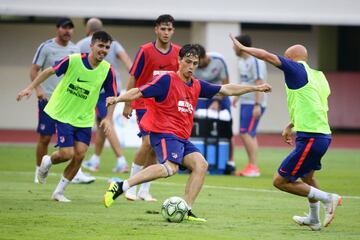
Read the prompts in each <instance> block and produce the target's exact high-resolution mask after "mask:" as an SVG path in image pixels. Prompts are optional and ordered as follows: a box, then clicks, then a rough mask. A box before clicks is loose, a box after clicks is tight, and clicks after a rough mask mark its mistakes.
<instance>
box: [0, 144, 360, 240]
mask: <svg viewBox="0 0 360 240" xmlns="http://www.w3.org/2000/svg"><path fill="white" fill-rule="evenodd" d="M289 151H290V149H287V148H283V149H275V148H271V149H270V148H267V149H261V151H260V153H259V159H260V160H259V165H260V168H261V170H262V175H261V177H259V178H240V177H232V176H214V175H208V176H207V177H206V181H205V186H204V188H203V189H202V191H201V193H200V195H199V196H198V199H197V201H196V204H195V205H194V206H193V211H194V213H195V214H197V215H199V216H201V217H205V218H207V219H208V222H207V223H193V222H187V221H183V222H182V223H180V224H176V223H168V222H165V221H164V220H163V219H162V217H161V215H160V214H159V212H160V207H161V203H162V201H163V200H165V199H166V198H168V197H170V196H182V195H183V191H184V190H183V189H184V184H185V182H186V179H187V175H185V174H184V175H176V176H174V177H171V178H168V179H162V180H158V181H156V182H154V183H153V185H152V188H151V192H152V194H153V195H154V196H156V197H157V198H158V200H159V201H158V202H154V203H146V202H139V201H136V202H129V201H126V200H125V199H124V198H123V197H121V198H120V199H118V200H117V201H116V202H115V203H114V205H113V206H112V207H111V208H109V209H106V208H104V206H103V205H102V196H103V193H104V191H105V190H106V188H107V186H108V183H107V181H106V179H107V178H108V177H121V178H126V177H127V175H126V174H122V175H114V174H113V173H111V168H112V167H113V165H114V164H115V157H114V155H113V153H112V152H111V151H110V150H109V149H106V150H105V152H104V155H103V157H102V163H101V168H100V171H99V172H98V173H96V174H95V175H96V176H97V177H98V179H97V181H96V182H95V183H93V184H90V185H70V186H69V187H68V189H67V191H66V196H67V197H68V198H70V199H71V200H72V202H71V203H58V202H54V201H51V200H50V196H51V193H52V191H53V190H54V188H55V186H56V184H57V182H58V181H59V177H60V174H61V172H62V170H63V169H64V166H65V165H64V164H61V165H56V166H53V168H52V169H51V175H50V176H49V177H48V179H47V183H46V184H45V185H36V184H34V183H33V178H34V176H33V172H34V166H33V165H34V146H22V147H20V146H10V145H9V146H4V145H3V146H0V239H178V240H181V239H198V240H200V239H277V240H279V239H301V240H304V239H360V178H359V175H358V174H359V169H360V150H339V149H332V150H330V151H329V152H328V153H327V155H326V157H325V158H324V159H323V170H322V171H320V172H319V174H318V175H317V177H318V180H319V182H320V185H321V187H322V188H323V189H324V190H327V191H331V192H337V193H339V194H341V195H343V196H345V198H344V206H342V207H339V208H338V211H337V216H336V219H335V220H334V222H333V223H332V224H331V225H330V226H329V227H328V228H325V229H323V230H322V231H320V232H312V231H310V230H309V229H308V228H306V227H300V226H297V225H296V224H294V223H293V222H292V220H291V218H292V216H293V215H294V214H303V212H307V208H308V206H307V202H306V199H304V198H301V197H297V196H293V195H290V194H286V193H282V192H280V191H278V190H276V189H275V188H274V187H273V186H272V184H271V178H272V175H273V173H274V171H275V170H276V169H277V166H278V165H279V163H280V161H281V159H283V157H284V156H286V155H287V154H288V152H289ZM89 152H90V153H91V152H92V149H90V151H89ZM134 153H135V150H134V149H126V151H125V155H126V157H127V159H128V160H130V159H132V158H133V156H134ZM236 159H237V164H238V166H237V167H238V168H241V167H243V166H244V164H245V163H244V159H245V155H244V151H243V149H238V150H237V151H236Z"/></svg>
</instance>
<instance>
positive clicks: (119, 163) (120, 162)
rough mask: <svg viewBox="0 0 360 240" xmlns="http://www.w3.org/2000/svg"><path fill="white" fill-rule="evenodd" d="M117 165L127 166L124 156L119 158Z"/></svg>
mask: <svg viewBox="0 0 360 240" xmlns="http://www.w3.org/2000/svg"><path fill="white" fill-rule="evenodd" d="M117 164H118V165H120V166H124V165H127V162H126V159H125V157H124V156H121V157H118V159H117Z"/></svg>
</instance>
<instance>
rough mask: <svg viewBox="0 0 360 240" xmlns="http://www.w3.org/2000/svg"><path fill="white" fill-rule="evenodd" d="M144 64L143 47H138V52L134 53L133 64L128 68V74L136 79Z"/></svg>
mask: <svg viewBox="0 0 360 240" xmlns="http://www.w3.org/2000/svg"><path fill="white" fill-rule="evenodd" d="M144 65H145V53H144V49H143V48H140V49H139V52H138V53H137V54H136V57H135V61H134V64H133V65H132V67H131V69H130V72H129V73H130V75H131V76H134V77H135V79H138V78H139V76H140V74H141V73H142V71H143V69H144Z"/></svg>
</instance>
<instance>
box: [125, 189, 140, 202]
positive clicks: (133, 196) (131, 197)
mask: <svg viewBox="0 0 360 240" xmlns="http://www.w3.org/2000/svg"><path fill="white" fill-rule="evenodd" d="M125 197H126V199H127V200H129V201H136V200H138V198H137V196H136V193H133V192H132V191H130V192H129V190H127V191H126V192H125Z"/></svg>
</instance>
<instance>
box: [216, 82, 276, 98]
mask: <svg viewBox="0 0 360 240" xmlns="http://www.w3.org/2000/svg"><path fill="white" fill-rule="evenodd" d="M271 90H272V87H271V86H270V85H269V84H267V83H264V84H260V85H253V86H245V85H240V84H234V83H229V84H225V85H222V86H221V88H220V91H219V93H218V94H219V95H222V96H240V95H242V94H245V93H249V92H271Z"/></svg>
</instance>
